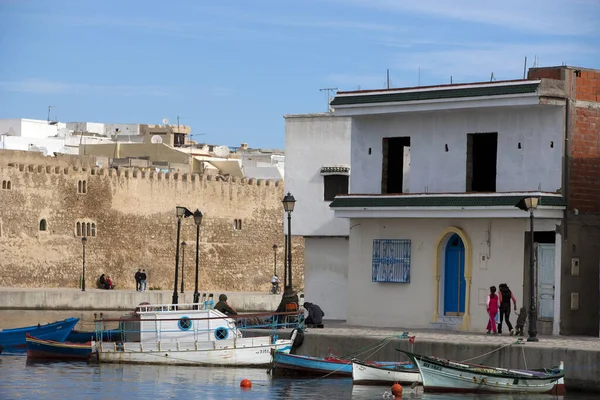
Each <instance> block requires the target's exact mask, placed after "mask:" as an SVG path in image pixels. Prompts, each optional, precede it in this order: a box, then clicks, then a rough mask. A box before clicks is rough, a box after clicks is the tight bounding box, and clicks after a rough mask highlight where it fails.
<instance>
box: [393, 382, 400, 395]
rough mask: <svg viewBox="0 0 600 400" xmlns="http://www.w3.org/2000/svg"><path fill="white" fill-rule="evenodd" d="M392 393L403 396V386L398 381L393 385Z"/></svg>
mask: <svg viewBox="0 0 600 400" xmlns="http://www.w3.org/2000/svg"><path fill="white" fill-rule="evenodd" d="M392 394H393V395H394V396H402V386H401V385H400V384H399V383H398V382H396V383H394V384H393V385H392Z"/></svg>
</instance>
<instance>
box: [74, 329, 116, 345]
mask: <svg viewBox="0 0 600 400" xmlns="http://www.w3.org/2000/svg"><path fill="white" fill-rule="evenodd" d="M90 340H96V341H98V342H119V341H121V330H120V329H109V330H106V331H102V332H98V333H96V332H94V331H89V332H86V331H75V330H74V331H71V333H69V336H67V338H66V339H65V342H69V343H87V342H89V341H90Z"/></svg>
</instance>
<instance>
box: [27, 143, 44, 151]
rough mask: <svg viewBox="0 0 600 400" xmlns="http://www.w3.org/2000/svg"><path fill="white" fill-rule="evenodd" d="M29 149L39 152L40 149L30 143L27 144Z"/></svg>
mask: <svg viewBox="0 0 600 400" xmlns="http://www.w3.org/2000/svg"><path fill="white" fill-rule="evenodd" d="M29 151H37V152H41V151H42V150H40V148H39V147H37V146H34V145H32V144H30V145H29Z"/></svg>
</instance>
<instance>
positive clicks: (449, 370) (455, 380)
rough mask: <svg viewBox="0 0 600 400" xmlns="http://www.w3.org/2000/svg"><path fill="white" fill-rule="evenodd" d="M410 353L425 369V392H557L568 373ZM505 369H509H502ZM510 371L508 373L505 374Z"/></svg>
mask: <svg viewBox="0 0 600 400" xmlns="http://www.w3.org/2000/svg"><path fill="white" fill-rule="evenodd" d="M407 354H409V357H410V358H411V359H413V361H414V363H415V364H416V365H417V366H418V367H419V370H420V371H421V377H422V379H423V388H424V391H425V392H453V393H555V391H556V390H557V389H558V387H557V384H558V383H559V382H560V381H561V378H562V377H563V376H564V374H556V375H555V376H546V377H542V376H541V375H542V374H541V373H540V374H539V375H533V374H532V371H519V370H501V369H498V368H493V367H485V366H467V365H465V366H466V367H467V368H461V367H459V366H460V365H461V364H460V363H454V362H449V363H444V362H437V359H433V358H431V357H424V356H419V355H414V354H410V353H407ZM501 371H506V373H505V374H504V373H502V372H501ZM505 375H506V376H505Z"/></svg>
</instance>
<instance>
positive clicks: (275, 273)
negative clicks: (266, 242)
mask: <svg viewBox="0 0 600 400" xmlns="http://www.w3.org/2000/svg"><path fill="white" fill-rule="evenodd" d="M273 275H277V245H276V244H274V245H273Z"/></svg>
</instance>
